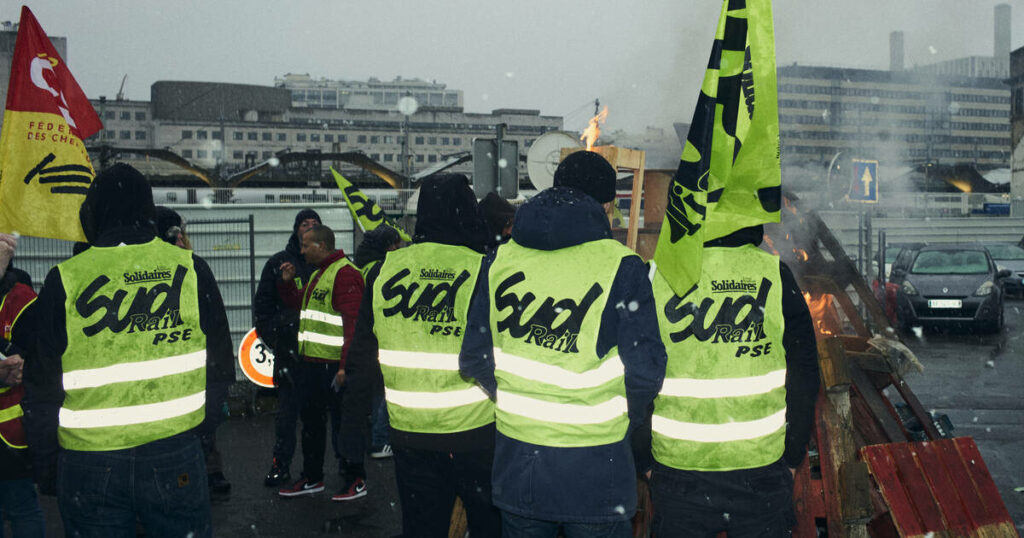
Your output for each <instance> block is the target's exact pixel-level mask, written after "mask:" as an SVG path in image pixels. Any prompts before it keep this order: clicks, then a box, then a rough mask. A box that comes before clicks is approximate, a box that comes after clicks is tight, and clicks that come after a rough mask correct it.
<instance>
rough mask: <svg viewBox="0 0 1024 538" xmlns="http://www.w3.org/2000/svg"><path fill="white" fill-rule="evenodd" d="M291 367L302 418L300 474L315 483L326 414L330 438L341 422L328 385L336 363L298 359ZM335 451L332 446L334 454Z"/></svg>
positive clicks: (321, 466) (323, 446) (320, 473)
mask: <svg viewBox="0 0 1024 538" xmlns="http://www.w3.org/2000/svg"><path fill="white" fill-rule="evenodd" d="M293 369H294V377H295V390H296V391H297V392H298V399H299V417H300V418H301V419H302V475H303V476H305V477H306V478H307V479H309V481H310V482H319V481H321V480H323V478H324V451H325V450H326V444H327V419H328V417H330V421H331V439H337V435H338V425H339V423H340V421H341V413H340V408H339V403H338V402H339V399H340V398H339V395H338V393H336V392H334V389H332V388H331V382H332V381H333V380H334V376H335V374H337V373H338V365H337V364H334V363H319V362H303V361H300V362H299V363H297V364H296V365H295V366H294V367H293ZM337 452H338V451H337V449H335V455H336V456H337V455H338V454H337Z"/></svg>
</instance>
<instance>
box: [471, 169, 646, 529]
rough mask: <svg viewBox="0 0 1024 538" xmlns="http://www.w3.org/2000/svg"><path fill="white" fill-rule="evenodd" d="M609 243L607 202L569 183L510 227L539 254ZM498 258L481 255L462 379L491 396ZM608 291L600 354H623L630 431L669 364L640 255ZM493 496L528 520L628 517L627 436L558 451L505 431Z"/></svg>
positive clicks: (626, 262)
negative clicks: (493, 281)
mask: <svg viewBox="0 0 1024 538" xmlns="http://www.w3.org/2000/svg"><path fill="white" fill-rule="evenodd" d="M608 238H611V230H610V228H609V226H608V219H607V217H606V216H605V213H604V210H603V209H602V208H601V206H600V205H599V204H598V203H597V202H595V201H594V200H593V199H592V198H590V197H589V196H586V195H584V194H582V193H581V192H580V191H577V190H575V189H572V188H567V187H555V188H551V189H547V190H545V191H543V192H541V193H540V194H538V195H537V196H535V197H534V198H532V199H531V200H530V201H529V202H527V203H526V204H524V205H523V206H522V207H521V208H520V209H519V211H518V213H516V220H515V224H514V227H513V229H512V239H513V240H514V241H515V242H516V243H518V244H519V245H520V246H523V247H527V248H532V249H538V250H558V249H562V248H566V247H570V246H574V245H579V244H582V243H586V242H589V241H595V240H598V239H608ZM500 249H501V247H499V248H498V250H499V251H500ZM493 260H494V257H493V255H491V256H488V257H487V258H485V259H484V270H483V271H481V275H480V277H479V279H478V280H477V287H476V290H475V291H474V294H473V299H472V302H471V303H470V308H469V319H468V325H467V328H466V336H465V338H464V339H463V341H462V351H461V353H460V355H459V368H460V370H461V371H462V374H463V375H465V376H467V377H472V378H475V379H476V380H477V382H478V383H480V385H481V386H482V387H483V388H484V389H485V390H487V391H488V392H489V393H490V394H495V391H496V389H497V383H496V381H495V378H494V346H493V340H492V338H491V333H490V323H489V316H490V307H491V305H490V303H491V298H490V297H489V293H488V278H487V271H488V270H489V268H490V265H491V263H492V262H493ZM585 270H586V269H585V268H581V267H575V266H574V265H573V260H571V259H566V260H565V264H564V265H562V266H556V267H552V268H551V271H552V272H554V271H569V272H575V271H585ZM608 293H609V297H608V302H607V305H606V307H605V310H604V312H602V314H601V325H600V332H599V333H598V335H597V349H596V350H595V352H596V353H597V355H598V356H603V355H604V354H605V353H607V352H608V351H609V350H610V349H611V348H612V347H613V346H618V348H619V356H620V357H621V359H622V362H623V365H624V366H625V381H626V398H627V400H628V402H629V418H630V426H631V427H630V431H632V429H633V426H635V425H636V424H637V423H639V422H641V421H643V420H644V416H645V414H646V411H647V409H648V406H649V405H650V404H651V402H653V401H654V398H655V396H657V395H658V391H659V390H661V382H662V380H663V379H664V377H665V363H666V355H665V347H664V345H663V344H662V342H661V337H660V335H659V333H658V319H657V316H656V314H655V310H654V296H653V293H652V292H651V283H650V281H649V280H648V278H647V270H646V266H645V265H644V262H643V261H642V260H641V259H640V258H639V257H634V256H631V257H628V258H625V259H623V260H622V263H621V264H620V265H619V269H618V272H617V273H616V275H615V279H614V281H613V282H612V286H611V289H610V290H609V292H608ZM492 493H493V500H494V504H495V505H496V506H497V507H498V508H501V509H502V510H506V511H509V512H512V513H514V514H517V515H520V516H523V517H528V518H534V519H544V520H549V521H562V522H590V523H597V522H608V521H617V520H624V519H629V518H630V517H632V516H633V513H634V512H635V511H636V469H635V467H634V464H633V455H632V451H631V448H630V435H629V434H627V435H626V437H625V438H624V439H623V440H622V441H619V442H617V443H612V444H609V445H602V446H594V447H580V448H556V447H548V446H539V445H533V444H530V443H524V442H522V441H517V440H515V439H512V438H510V437H506V436H504V435H502V434H501V433H500V432H499V433H498V434H497V440H496V442H495V452H494V472H493V484H492Z"/></svg>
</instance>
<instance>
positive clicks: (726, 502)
mask: <svg viewBox="0 0 1024 538" xmlns="http://www.w3.org/2000/svg"><path fill="white" fill-rule="evenodd" d="M651 502H652V504H653V505H654V521H653V522H652V529H653V531H654V536H655V537H658V538H661V537H665V536H672V537H675V536H707V537H711V536H714V535H715V534H717V533H719V532H726V533H727V534H728V536H729V538H744V537H765V538H768V537H777V536H790V535H791V529H792V527H793V524H794V523H795V521H796V520H795V517H794V514H793V475H792V474H791V473H790V471H789V467H787V466H786V464H785V463H784V462H783V461H782V460H779V461H777V462H775V463H773V464H771V465H766V466H764V467H759V468H756V469H742V470H738V471H720V472H699V471H682V470H679V469H673V468H671V467H666V466H664V465H661V464H659V463H657V462H655V464H654V472H653V474H652V476H651Z"/></svg>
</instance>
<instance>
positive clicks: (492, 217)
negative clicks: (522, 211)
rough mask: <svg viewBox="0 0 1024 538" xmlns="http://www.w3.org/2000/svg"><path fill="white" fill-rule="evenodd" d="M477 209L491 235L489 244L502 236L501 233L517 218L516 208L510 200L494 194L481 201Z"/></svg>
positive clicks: (491, 193)
mask: <svg viewBox="0 0 1024 538" xmlns="http://www.w3.org/2000/svg"><path fill="white" fill-rule="evenodd" d="M477 208H478V209H479V210H480V217H481V218H483V219H484V222H485V223H486V224H487V232H488V233H489V234H490V237H489V238H488V242H489V243H490V242H492V241H493V240H494V239H495V236H501V232H502V231H504V230H505V227H506V226H508V225H509V224H510V223H511V222H512V219H513V218H514V217H515V216H516V208H515V207H513V206H512V204H510V203H509V202H508V200H506V199H504V198H502V197H501V196H498V195H497V193H494V192H489V193H487V196H484V198H483V200H480V204H479V205H478V206H477Z"/></svg>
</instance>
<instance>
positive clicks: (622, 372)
mask: <svg viewBox="0 0 1024 538" xmlns="http://www.w3.org/2000/svg"><path fill="white" fill-rule="evenodd" d="M554 184H555V186H554V187H552V188H550V189H547V190H544V191H542V192H541V193H539V194H538V195H537V196H535V197H533V198H531V199H530V200H529V201H528V202H526V203H525V204H523V206H522V207H520V208H519V211H518V212H517V213H516V219H515V224H514V225H513V228H512V239H511V240H510V241H509V242H508V243H506V244H504V245H501V246H500V247H498V249H497V251H496V253H495V254H494V255H493V256H491V257H489V258H488V259H486V260H485V266H486V268H487V270H486V272H484V273H482V274H481V276H480V278H479V279H478V280H477V282H476V291H475V292H474V294H473V302H472V306H471V307H470V312H469V324H468V326H467V328H466V337H465V339H464V340H463V343H462V351H461V353H460V356H459V365H460V369H461V372H462V374H463V375H464V376H466V377H469V378H474V379H476V381H477V382H478V383H479V384H480V385H481V386H482V387H483V388H484V389H485V390H487V392H489V393H490V394H492V395H494V396H495V397H496V402H497V406H496V416H497V430H498V432H497V441H496V447H495V453H494V472H493V480H494V504H495V505H497V506H498V508H500V509H501V511H502V522H503V531H504V534H503V536H506V537H525V536H531V537H532V536H550V537H552V538H554V537H555V536H557V535H558V532H559V529H560V528H561V530H562V532H564V534H565V536H567V537H570V538H572V537H575V536H609V537H628V536H631V535H632V530H631V526H630V518H631V517H632V516H633V513H634V512H635V511H636V505H637V496H636V469H635V465H634V463H633V456H632V451H631V446H630V430H631V428H632V427H633V425H635V424H637V423H639V422H641V421H643V419H644V414H645V412H646V410H647V408H648V406H649V404H650V403H651V402H652V401H653V400H654V398H655V396H656V395H657V394H658V390H659V389H660V388H661V381H662V378H663V376H664V373H665V360H666V358H665V348H664V346H663V345H662V343H661V338H660V335H659V334H658V323H657V317H656V314H655V312H654V298H653V295H652V292H651V284H650V281H649V280H648V278H647V270H646V266H645V265H644V262H643V260H642V259H640V257H639V256H636V255H635V254H634V253H633V252H632V251H630V250H628V249H627V248H626V247H624V246H623V245H622V244H621V243H618V242H616V241H614V240H613V239H612V238H611V237H612V236H611V229H610V227H609V223H608V218H607V216H606V212H607V208H608V204H610V203H611V202H612V201H613V200H614V198H615V170H614V169H613V168H612V167H611V165H610V164H609V163H608V162H607V161H606V160H605V159H604V158H603V157H601V156H600V155H598V154H596V153H592V152H584V151H581V152H578V153H574V154H572V155H570V156H569V157H567V158H566V159H565V160H564V161H563V162H562V163H561V164H560V165H559V167H558V168H557V169H556V171H555V176H554Z"/></svg>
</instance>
